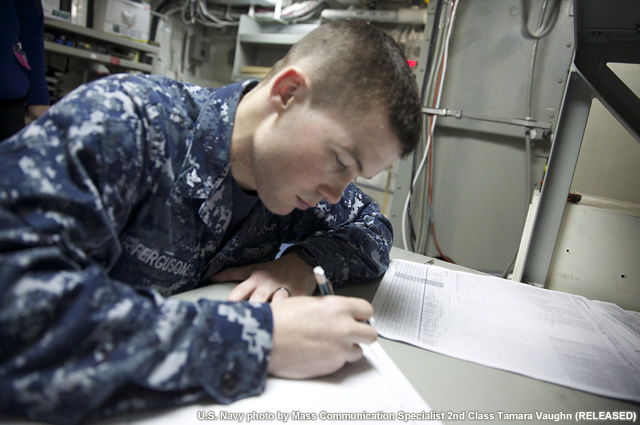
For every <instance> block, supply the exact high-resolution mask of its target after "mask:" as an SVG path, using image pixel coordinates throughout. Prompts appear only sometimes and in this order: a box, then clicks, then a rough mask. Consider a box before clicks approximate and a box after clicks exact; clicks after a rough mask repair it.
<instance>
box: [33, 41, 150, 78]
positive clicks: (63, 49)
mask: <svg viewBox="0 0 640 425" xmlns="http://www.w3.org/2000/svg"><path fill="white" fill-rule="evenodd" d="M44 50H45V51H47V52H52V53H60V54H63V55H66V56H72V57H75V58H80V59H85V60H88V61H92V62H99V63H104V64H108V65H117V66H120V67H123V68H128V69H132V70H135V71H142V72H151V71H152V70H153V66H152V65H148V64H146V63H140V62H134V61H130V60H127V59H120V58H117V57H115V56H111V55H104V54H101V53H96V52H91V51H88V50H83V49H80V48H77V47H69V46H63V45H61V44H57V43H54V42H52V41H45V42H44Z"/></svg>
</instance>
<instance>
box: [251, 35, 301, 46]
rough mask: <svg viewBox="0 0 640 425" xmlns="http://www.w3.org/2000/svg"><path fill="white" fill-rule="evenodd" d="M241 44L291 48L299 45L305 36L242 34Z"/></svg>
mask: <svg viewBox="0 0 640 425" xmlns="http://www.w3.org/2000/svg"><path fill="white" fill-rule="evenodd" d="M239 37H240V42H241V43H252V44H274V45H287V46H291V45H293V44H295V43H297V42H298V41H299V40H300V39H301V38H302V37H304V34H266V33H261V34H240V35H239Z"/></svg>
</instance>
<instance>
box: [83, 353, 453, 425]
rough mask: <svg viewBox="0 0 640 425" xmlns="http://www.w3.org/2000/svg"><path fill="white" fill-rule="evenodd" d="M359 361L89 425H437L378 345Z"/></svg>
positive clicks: (273, 379)
mask: <svg viewBox="0 0 640 425" xmlns="http://www.w3.org/2000/svg"><path fill="white" fill-rule="evenodd" d="M362 349H363V353H364V358H362V359H361V360H360V361H357V362H355V363H349V364H347V365H345V367H343V368H342V369H340V370H339V371H338V372H337V373H335V374H333V375H329V376H326V377H322V378H316V379H308V380H293V379H282V378H275V377H269V378H268V379H267V386H266V389H265V391H264V392H263V393H262V394H261V395H260V396H257V397H249V398H245V399H242V400H238V401H236V402H234V403H232V404H229V405H221V404H217V403H213V402H212V403H204V404H196V405H189V406H185V407H179V408H174V409H167V410H164V411H160V412H149V413H132V414H129V415H125V416H118V417H114V418H112V419H109V420H104V421H100V422H99V423H97V424H93V425H116V424H117V425H163V424H181V425H182V424H202V423H204V422H226V423H249V422H255V423H259V424H265V423H273V424H278V423H280V424H281V423H310V422H320V423H331V424H337V425H339V424H345V425H346V424H348V425H351V424H371V423H375V424H441V422H440V421H439V420H437V419H440V418H441V412H440V413H436V412H434V411H432V410H431V408H430V407H429V405H428V404H427V403H426V402H425V401H424V399H423V398H422V397H421V396H420V394H419V393H418V392H417V391H416V389H415V388H414V387H413V385H411V383H410V382H409V381H408V380H407V378H406V377H405V376H404V375H403V374H402V372H401V371H400V369H398V367H397V366H396V365H395V363H393V361H392V360H391V358H390V357H389V356H388V354H387V353H386V352H385V351H384V350H383V348H382V346H381V345H380V344H379V343H378V342H375V343H373V344H371V345H363V346H362Z"/></svg>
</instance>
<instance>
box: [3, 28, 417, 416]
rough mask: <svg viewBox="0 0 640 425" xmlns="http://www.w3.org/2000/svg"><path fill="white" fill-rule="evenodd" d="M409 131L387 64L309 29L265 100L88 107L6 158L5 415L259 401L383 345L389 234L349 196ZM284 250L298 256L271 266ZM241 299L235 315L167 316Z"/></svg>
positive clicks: (397, 59)
mask: <svg viewBox="0 0 640 425" xmlns="http://www.w3.org/2000/svg"><path fill="white" fill-rule="evenodd" d="M421 123H422V112H421V108H420V100H419V95H418V89H417V84H416V81H415V77H414V75H413V73H412V72H411V70H410V68H409V66H408V64H407V63H406V59H405V57H404V55H403V53H402V51H401V50H400V49H399V47H398V46H397V45H396V44H395V42H394V41H393V40H392V39H391V38H390V37H389V36H388V35H387V34H385V33H384V32H382V31H380V30H378V29H376V28H374V27H373V26H371V25H368V24H365V23H361V22H360V23H358V22H336V23H329V24H324V25H320V26H319V27H318V28H317V29H315V30H314V31H312V32H311V33H309V34H308V35H306V36H305V37H304V38H303V39H302V40H301V41H299V42H298V43H297V44H296V45H294V46H293V47H292V48H291V50H290V51H289V53H288V54H287V55H286V56H285V57H284V58H283V59H282V60H281V61H280V62H278V63H277V64H276V65H275V66H274V68H273V69H272V71H271V73H270V74H269V75H267V77H266V78H265V79H264V80H262V81H261V82H258V81H246V82H242V83H234V84H231V85H228V86H225V87H222V88H216V89H209V88H203V87H198V86H195V85H192V84H187V83H184V82H179V81H174V80H171V79H168V78H164V77H161V76H153V75H151V76H149V75H126V74H122V75H115V76H110V77H106V78H102V79H100V80H97V81H94V82H91V83H89V84H87V85H84V86H82V87H80V88H78V89H76V90H75V91H73V92H71V93H70V94H68V95H67V96H65V97H64V98H63V99H62V100H60V101H59V102H57V103H56V104H55V105H54V106H53V107H52V108H51V109H50V110H49V111H48V112H47V113H46V114H45V115H44V116H42V117H41V118H40V119H39V120H37V121H36V122H34V123H32V124H31V125H30V126H29V128H26V129H24V130H22V131H21V132H19V133H18V134H16V135H14V136H13V137H11V138H10V139H9V140H7V141H5V142H4V143H2V144H0V163H2V165H3V171H2V173H0V413H5V414H10V415H18V416H23V417H24V416H26V417H30V418H32V419H37V420H41V421H47V422H52V423H60V424H75V423H78V422H81V421H84V420H86V419H87V418H94V417H98V416H105V415H112V414H115V413H119V412H124V411H130V410H140V409H154V408H160V407H168V406H177V405H182V404H186V403H194V402H196V401H203V400H208V401H212V400H214V401H216V402H219V403H232V402H233V401H235V400H238V399H240V398H244V397H249V396H255V395H258V394H260V393H261V392H262V391H263V389H264V387H265V381H266V377H267V375H268V374H272V375H274V376H279V377H286V378H296V379H304V378H310V377H315V376H321V375H326V374H330V373H333V372H335V371H336V370H338V369H340V368H341V367H342V366H343V365H344V364H345V363H347V362H354V361H356V360H358V359H360V358H361V357H362V349H361V347H360V344H368V343H371V342H373V341H375V339H376V337H377V333H376V331H375V329H374V328H373V327H372V326H371V325H369V324H368V323H366V321H367V320H368V319H369V318H370V317H371V315H372V314H373V308H372V306H371V304H369V303H368V302H367V301H365V300H363V299H357V298H349V297H341V296H325V297H317V296H310V295H312V294H313V293H314V291H315V289H316V283H315V279H314V276H313V272H312V270H313V267H314V266H317V265H320V266H322V267H323V268H324V270H325V273H326V275H327V277H328V278H329V279H331V280H332V281H333V284H334V286H335V287H339V286H342V285H347V284H352V283H357V282H361V281H366V280H369V279H373V278H375V277H378V276H380V275H381V274H382V273H384V271H385V270H386V268H387V266H388V264H389V251H390V249H391V245H392V236H393V235H392V228H391V224H390V223H389V221H388V220H387V219H386V218H385V217H384V216H383V215H382V214H381V212H380V210H379V208H378V206H377V205H376V204H375V202H372V201H371V199H369V198H368V197H367V196H366V195H365V194H364V193H363V192H362V191H361V190H360V189H358V188H357V187H356V186H355V185H354V184H353V183H351V182H352V180H353V179H354V178H355V177H357V176H364V177H373V176H375V175H376V174H378V173H380V172H382V171H384V170H385V169H386V168H387V167H388V166H389V165H390V164H391V163H393V162H394V161H395V160H397V159H398V158H400V157H402V156H404V155H406V154H408V153H409V152H411V151H412V150H413V149H414V148H415V146H416V144H417V142H418V139H419V136H420V131H421V128H422V125H421ZM283 244H290V246H289V247H288V248H286V250H284V252H283V253H282V255H281V256H278V254H279V252H280V251H281V247H282V246H283ZM220 281H238V282H239V284H238V285H237V286H236V287H235V289H234V290H233V291H232V292H231V295H230V296H229V299H228V300H225V301H220V300H208V299H201V300H199V301H198V302H187V301H183V300H179V299H177V298H172V297H170V296H171V295H173V294H176V293H179V292H183V291H187V290H190V289H194V288H197V287H200V286H203V285H209V284H212V283H215V282H220Z"/></svg>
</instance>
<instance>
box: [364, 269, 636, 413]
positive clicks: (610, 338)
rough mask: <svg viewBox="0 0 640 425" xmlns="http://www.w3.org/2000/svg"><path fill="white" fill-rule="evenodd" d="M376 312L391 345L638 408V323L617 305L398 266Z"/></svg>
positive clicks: (377, 300) (386, 278)
mask: <svg viewBox="0 0 640 425" xmlns="http://www.w3.org/2000/svg"><path fill="white" fill-rule="evenodd" d="M373 307H374V310H375V313H374V317H373V320H372V324H373V325H374V326H375V328H376V329H377V330H378V333H379V334H380V335H381V336H383V337H385V338H389V339H393V340H399V341H404V342H407V343H410V344H413V345H416V346H418V347H422V348H425V349H428V350H431V351H435V352H438V353H442V354H445V355H449V356H452V357H456V358H460V359H463V360H468V361H472V362H475V363H479V364H482V365H485V366H490V367H494V368H497V369H503V370H507V371H511V372H516V373H519V374H522V375H526V376H529V377H532V378H535V379H540V380H543V381H547V382H551V383H555V384H559V385H564V386H567V387H571V388H576V389H579V390H583V391H588V392H592V393H595V394H599V395H604V396H608V397H615V398H620V399H625V400H632V401H636V402H640V356H639V355H638V353H639V352H640V339H638V338H637V337H636V336H637V335H635V334H634V332H633V331H635V330H636V326H637V323H636V324H635V325H633V324H631V323H630V322H629V321H633V319H634V317H635V319H636V320H637V316H634V315H633V314H623V313H622V312H624V310H622V312H620V311H618V310H617V309H615V308H612V307H611V305H607V304H605V303H597V302H593V301H590V300H588V299H586V298H584V297H581V296H577V295H571V294H566V293H562V292H556V291H550V290H546V289H542V288H537V287H533V286H529V285H526V284H522V283H519V282H514V281H510V280H506V279H500V278H497V277H493V276H486V275H478V274H472V273H466V272H459V271H453V270H448V269H445V268H442V267H438V266H432V265H425V264H418V263H413V262H408V261H404V260H393V261H392V262H391V265H390V266H389V270H388V271H387V273H386V274H385V276H384V277H383V279H382V282H381V283H380V286H379V288H378V291H377V293H376V295H375V297H374V299H373ZM620 310H621V309H620ZM623 317H624V319H625V320H627V322H626V324H625V326H621V321H622V319H621V318H623Z"/></svg>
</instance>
